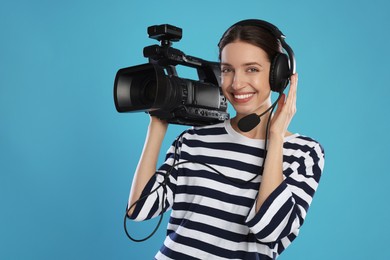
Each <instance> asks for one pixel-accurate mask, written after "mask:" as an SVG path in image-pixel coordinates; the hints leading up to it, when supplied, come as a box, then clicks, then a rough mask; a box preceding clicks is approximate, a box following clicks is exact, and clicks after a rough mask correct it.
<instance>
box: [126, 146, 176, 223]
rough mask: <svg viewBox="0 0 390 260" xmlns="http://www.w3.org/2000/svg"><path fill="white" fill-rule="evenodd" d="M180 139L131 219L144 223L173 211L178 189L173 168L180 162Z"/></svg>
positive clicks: (142, 196) (151, 180) (172, 147)
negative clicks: (176, 189)
mask: <svg viewBox="0 0 390 260" xmlns="http://www.w3.org/2000/svg"><path fill="white" fill-rule="evenodd" d="M180 148H181V143H180V138H177V139H176V140H175V141H174V143H173V144H172V145H171V147H170V148H169V149H168V152H167V154H166V157H165V162H164V163H163V164H162V165H161V167H160V168H159V169H158V170H157V171H156V173H155V174H154V175H153V176H152V178H151V179H150V180H149V181H148V183H147V185H146V186H145V188H144V190H143V191H142V194H141V196H140V200H139V201H138V202H137V204H136V205H135V209H134V212H133V214H132V216H131V217H130V218H131V219H133V220H135V221H143V220H147V219H151V218H154V217H157V216H158V215H160V214H162V213H164V212H165V211H168V210H169V209H171V207H172V204H173V199H174V193H175V188H176V179H177V170H176V169H175V167H172V165H173V164H174V163H176V162H177V161H178V160H179V155H180Z"/></svg>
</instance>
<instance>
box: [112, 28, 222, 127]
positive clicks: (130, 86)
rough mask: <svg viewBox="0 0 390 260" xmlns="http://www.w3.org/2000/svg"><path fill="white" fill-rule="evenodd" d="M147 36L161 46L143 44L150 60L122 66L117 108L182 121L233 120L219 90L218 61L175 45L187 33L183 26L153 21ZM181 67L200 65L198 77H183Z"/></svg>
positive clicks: (196, 123)
mask: <svg viewBox="0 0 390 260" xmlns="http://www.w3.org/2000/svg"><path fill="white" fill-rule="evenodd" d="M148 34H149V38H152V39H156V40H158V41H160V45H151V46H147V47H145V48H144V50H143V54H144V57H146V58H148V59H149V62H148V63H145V64H141V65H136V66H133V67H128V68H122V69H120V70H118V72H117V74H116V76H115V83H114V101H115V107H116V109H117V111H118V112H139V111H145V112H147V113H149V114H151V115H152V116H156V117H158V118H160V119H162V120H166V121H167V122H168V123H172V124H180V125H194V126H199V125H209V124H215V123H219V122H222V121H224V120H226V119H229V114H228V113H227V100H226V98H225V97H224V96H223V94H222V91H221V88H220V78H219V75H220V67H219V63H218V62H211V61H206V60H202V59H200V58H196V57H192V56H188V55H185V54H184V53H183V52H182V51H180V50H178V49H174V48H172V47H171V45H172V42H177V41H179V40H180V39H181V37H182V29H180V28H178V27H175V26H172V25H169V24H163V25H154V26H150V27H148ZM177 65H183V66H187V67H192V68H195V69H196V70H197V73H198V78H199V80H191V79H186V78H180V77H179V76H178V74H177V71H176V66H177Z"/></svg>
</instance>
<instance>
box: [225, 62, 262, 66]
mask: <svg viewBox="0 0 390 260" xmlns="http://www.w3.org/2000/svg"><path fill="white" fill-rule="evenodd" d="M221 65H222V66H232V65H231V64H229V63H226V62H221ZM252 65H257V66H260V67H263V66H262V65H261V64H260V63H257V62H247V63H244V64H242V66H243V67H246V66H252Z"/></svg>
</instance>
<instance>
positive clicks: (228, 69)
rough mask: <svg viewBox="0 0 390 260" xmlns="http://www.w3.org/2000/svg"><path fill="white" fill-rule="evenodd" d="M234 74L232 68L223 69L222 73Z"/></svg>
mask: <svg viewBox="0 0 390 260" xmlns="http://www.w3.org/2000/svg"><path fill="white" fill-rule="evenodd" d="M229 72H232V69H231V68H230V67H222V68H221V73H229Z"/></svg>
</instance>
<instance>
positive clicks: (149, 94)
mask: <svg viewBox="0 0 390 260" xmlns="http://www.w3.org/2000/svg"><path fill="white" fill-rule="evenodd" d="M156 92H157V82H156V81H155V80H149V81H148V82H146V83H145V85H144V88H143V95H142V96H143V100H144V101H145V103H146V104H147V105H149V104H150V105H152V104H153V103H154V101H155V99H156Z"/></svg>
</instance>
